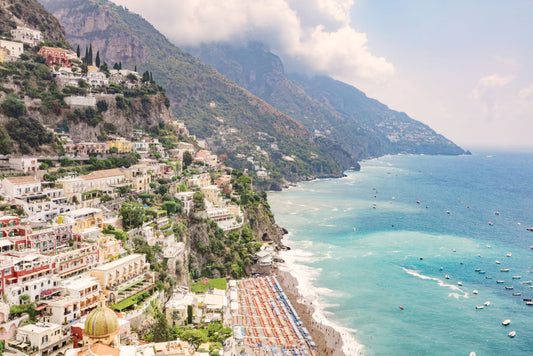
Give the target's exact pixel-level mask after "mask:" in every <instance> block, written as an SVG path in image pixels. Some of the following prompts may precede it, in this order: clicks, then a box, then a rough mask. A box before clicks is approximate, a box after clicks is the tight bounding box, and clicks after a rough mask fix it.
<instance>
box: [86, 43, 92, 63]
mask: <svg viewBox="0 0 533 356" xmlns="http://www.w3.org/2000/svg"><path fill="white" fill-rule="evenodd" d="M93 63H94V62H93V44H92V43H91V45H90V46H89V58H88V59H87V65H90V66H92V65H93Z"/></svg>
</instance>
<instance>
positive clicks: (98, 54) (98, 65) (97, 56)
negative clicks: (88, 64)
mask: <svg viewBox="0 0 533 356" xmlns="http://www.w3.org/2000/svg"><path fill="white" fill-rule="evenodd" d="M94 61H95V64H96V66H97V67H98V68H100V51H96V59H95V60H94Z"/></svg>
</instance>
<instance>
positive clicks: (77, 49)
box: [76, 44, 80, 58]
mask: <svg viewBox="0 0 533 356" xmlns="http://www.w3.org/2000/svg"><path fill="white" fill-rule="evenodd" d="M76 56H78V58H80V45H79V44H78V47H77V48H76Z"/></svg>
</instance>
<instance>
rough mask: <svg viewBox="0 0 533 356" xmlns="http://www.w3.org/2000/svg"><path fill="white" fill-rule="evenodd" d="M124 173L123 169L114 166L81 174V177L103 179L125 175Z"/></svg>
mask: <svg viewBox="0 0 533 356" xmlns="http://www.w3.org/2000/svg"><path fill="white" fill-rule="evenodd" d="M123 175H124V173H122V171H121V170H120V169H119V168H113V169H104V170H102V171H95V172H92V173H89V174H87V175H84V176H80V178H82V179H85V180H91V179H101V178H109V177H116V176H123Z"/></svg>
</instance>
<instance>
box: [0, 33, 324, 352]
mask: <svg viewBox="0 0 533 356" xmlns="http://www.w3.org/2000/svg"><path fill="white" fill-rule="evenodd" d="M11 37H12V38H11V39H0V62H1V63H0V65H2V64H4V63H9V62H17V61H21V60H28V58H29V56H33V57H34V58H37V59H38V60H40V61H42V62H43V64H45V65H46V66H48V67H49V68H50V71H51V73H52V78H53V79H52V80H53V81H54V83H55V85H56V86H57V88H58V89H59V90H62V91H63V92H64V93H69V94H71V95H68V96H67V97H65V98H64V102H65V103H66V105H68V106H69V107H71V108H79V109H83V110H90V109H98V110H104V109H103V108H104V107H105V109H106V110H107V105H108V104H109V103H114V101H116V102H117V104H118V103H119V102H120V100H121V99H120V100H119V98H120V97H121V95H120V94H116V93H115V92H113V90H114V89H116V88H118V87H119V86H121V88H124V87H126V88H129V89H132V90H135V89H138V88H141V87H142V86H143V85H144V84H143V83H153V79H152V78H151V74H150V73H148V72H145V73H143V74H139V73H138V72H137V71H136V70H127V69H122V68H121V64H120V63H116V64H115V65H114V66H113V67H114V68H113V69H109V68H107V64H105V62H101V61H100V58H99V54H98V53H97V56H96V61H94V60H93V54H92V46H91V48H90V49H87V50H86V52H87V53H86V56H85V57H84V58H81V55H80V53H79V52H80V51H79V48H78V51H77V52H74V51H72V50H69V49H63V48H58V47H52V46H49V45H46V43H45V42H43V40H45V39H43V36H42V33H41V32H40V31H38V30H35V29H31V28H27V27H21V26H18V27H17V28H16V29H13V30H12V31H11ZM89 51H90V52H89ZM88 58H90V59H88ZM4 86H7V85H6V84H4ZM2 95H3V97H4V98H5V96H4V95H5V94H2ZM36 100H37V99H33V100H32V99H31V98H28V97H25V98H24V101H25V102H26V103H27V104H29V105H30V106H31V105H32V104H37V102H36ZM104 111H105V110H104ZM80 112H81V111H80ZM46 130H47V131H48V134H50V135H52V136H53V140H54V142H56V143H57V145H58V147H59V150H60V154H56V155H36V154H6V155H0V173H1V181H0V232H1V236H0V265H1V271H2V272H1V275H0V278H1V279H0V294H1V296H2V301H1V302H0V340H1V341H2V342H1V343H0V345H1V348H2V352H3V353H4V354H6V353H8V354H13V355H28V354H29V355H38V356H41V355H47V356H48V355H49V356H53V355H61V356H75V355H79V356H81V355H84V354H86V353H87V354H96V355H145V356H148V355H158V354H164V355H237V354H246V355H255V354H257V355H259V354H261V355H263V354H277V355H279V354H282V355H289V354H290V355H312V354H315V351H314V349H315V344H314V342H313V341H312V339H311V337H310V335H309V332H308V331H307V329H306V328H305V327H304V326H303V324H302V322H301V320H300V318H299V316H298V314H297V313H296V311H295V309H294V307H293V306H292V304H291V302H290V301H289V300H288V298H287V296H286V295H285V294H284V293H283V290H282V289H281V287H280V284H279V282H278V281H277V279H276V277H273V276H271V273H270V272H271V270H272V268H273V266H274V265H275V264H276V262H275V261H276V257H275V256H276V254H275V251H276V248H277V247H278V246H276V243H275V242H273V241H272V239H270V238H268V237H267V236H262V237H261V236H259V237H257V236H253V232H252V230H251V227H250V221H249V218H248V217H247V212H246V209H248V208H249V207H250V206H253V207H257V205H258V204H259V203H261V204H267V203H266V195H265V194H263V193H264V192H256V191H255V190H253V188H252V184H251V183H252V182H251V179H250V178H249V177H248V176H247V173H248V172H247V171H246V170H245V171H244V172H238V171H236V170H233V169H231V168H229V167H227V166H226V165H225V162H224V157H223V155H221V156H217V155H216V154H214V153H213V152H211V151H210V149H209V146H208V143H207V142H205V141H202V140H199V139H197V138H196V137H194V136H192V135H190V134H189V132H188V130H187V127H186V126H185V124H184V123H183V122H179V121H175V120H163V121H161V122H159V123H158V124H157V125H155V128H154V127H152V128H141V127H134V128H133V129H132V130H131V135H130V136H124V135H120V134H118V133H117V132H106V133H105V135H104V134H102V137H99V139H98V140H97V141H91V142H87V141H80V140H79V139H78V137H77V136H76V135H74V133H73V132H69V131H68V130H65V129H64V128H61V127H46ZM248 161H249V162H251V163H252V164H253V162H254V161H253V157H249V158H248ZM254 170H256V171H258V172H259V175H267V173H266V171H265V170H264V168H262V167H260V166H257V167H254ZM198 226H204V229H207V231H208V232H207V234H208V236H207V239H208V240H207V241H208V243H210V245H202V243H201V242H199V241H198V240H194V241H193V238H192V237H193V234H194V233H193V232H192V229H193V227H194V228H198ZM195 233H196V234H200V232H195ZM265 235H266V234H265ZM209 240H211V242H209ZM220 241H232V243H233V245H232V246H229V245H224V244H223V243H222V242H220ZM217 244H218V245H217ZM211 245H213V247H212V246H211ZM234 246H238V247H239V249H240V250H239V251H238V253H237V254H236V255H233V254H232V253H236V252H235V251H231V249H232V248H233V247H234ZM192 249H195V250H199V251H202V249H203V250H205V249H211V250H213V251H215V252H216V253H218V254H219V255H220V256H224V254H225V255H226V256H227V257H225V263H224V265H221V262H217V261H215V260H214V259H213V258H212V257H210V259H211V260H208V261H207V263H208V264H210V265H209V269H206V268H203V269H202V268H200V265H199V261H197V259H198V258H199V257H198V255H195V256H196V257H195V256H193V255H192V254H191V251H192ZM217 249H218V252H217ZM215 252H212V255H213V254H214V255H215V256H218V255H217V254H216V253H215ZM230 252H231V253H230ZM234 256H237V257H234ZM195 259H196V260H195ZM216 263H219V264H218V265H217V264H216ZM252 272H253V273H254V275H255V276H256V277H255V278H246V277H247V276H249V275H250V274H251V273H252ZM243 278H244V279H243Z"/></svg>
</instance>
